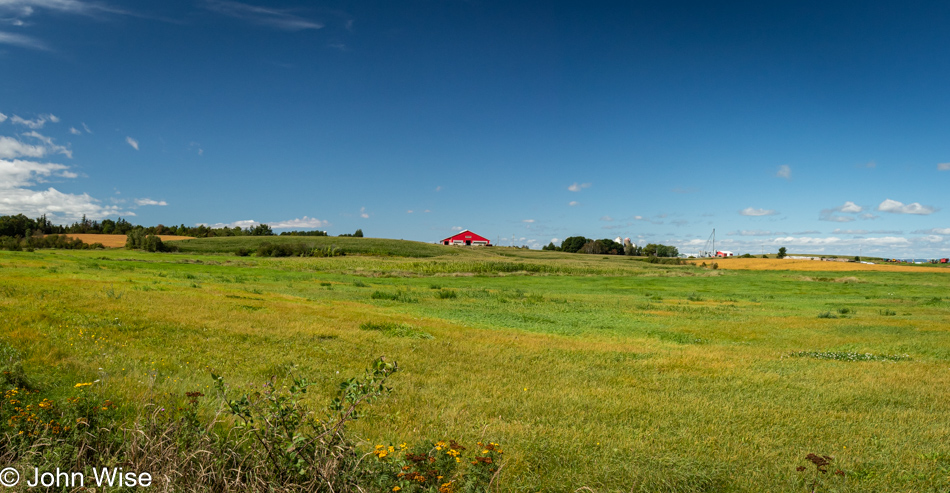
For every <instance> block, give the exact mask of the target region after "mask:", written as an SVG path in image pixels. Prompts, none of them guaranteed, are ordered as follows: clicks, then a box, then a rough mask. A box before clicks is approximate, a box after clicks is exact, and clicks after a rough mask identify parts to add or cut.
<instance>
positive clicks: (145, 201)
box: [135, 199, 168, 206]
mask: <svg viewBox="0 0 950 493" xmlns="http://www.w3.org/2000/svg"><path fill="white" fill-rule="evenodd" d="M135 205H161V206H165V205H168V202H165V201H164V200H152V199H135Z"/></svg>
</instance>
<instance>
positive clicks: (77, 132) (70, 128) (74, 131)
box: [69, 127, 82, 135]
mask: <svg viewBox="0 0 950 493" xmlns="http://www.w3.org/2000/svg"><path fill="white" fill-rule="evenodd" d="M69 133H71V134H73V135H81V134H82V132H80V131H79V130H76V127H69Z"/></svg>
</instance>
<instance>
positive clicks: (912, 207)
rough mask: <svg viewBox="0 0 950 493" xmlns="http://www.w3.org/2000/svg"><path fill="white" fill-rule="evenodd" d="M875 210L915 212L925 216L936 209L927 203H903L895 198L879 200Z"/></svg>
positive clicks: (898, 212)
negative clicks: (879, 203) (879, 202)
mask: <svg viewBox="0 0 950 493" xmlns="http://www.w3.org/2000/svg"><path fill="white" fill-rule="evenodd" d="M877 210H879V211H881V212H890V213H893V214H917V215H922V216H926V215H929V214H933V213H934V212H936V211H937V209H935V208H933V207H930V206H928V205H920V203H918V202H914V203H912V204H903V203H901V202H898V201H896V200H891V199H886V200H884V202H881V205H879V206H877Z"/></svg>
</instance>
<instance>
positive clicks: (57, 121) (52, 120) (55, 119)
mask: <svg viewBox="0 0 950 493" xmlns="http://www.w3.org/2000/svg"><path fill="white" fill-rule="evenodd" d="M46 116H48V117H49V121H51V122H53V123H59V117H58V116H56V115H54V114H52V113H50V114H49V115H46Z"/></svg>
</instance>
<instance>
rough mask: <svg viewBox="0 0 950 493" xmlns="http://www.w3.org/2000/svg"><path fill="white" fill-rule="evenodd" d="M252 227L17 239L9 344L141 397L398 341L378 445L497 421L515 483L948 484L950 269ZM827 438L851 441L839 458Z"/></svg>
mask: <svg viewBox="0 0 950 493" xmlns="http://www.w3.org/2000/svg"><path fill="white" fill-rule="evenodd" d="M254 241H258V242H259V241H262V240H260V239H255V238H246V237H245V238H235V239H229V238H221V239H213V238H212V239H201V240H186V241H181V242H175V243H177V244H178V245H179V248H180V252H179V253H144V252H135V251H127V250H104V251H102V250H100V251H80V250H75V251H73V250H71V251H50V250H37V251H35V252H5V251H4V252H0V345H4V346H5V347H9V348H12V349H10V350H15V351H18V352H19V353H21V354H22V357H23V365H24V369H25V371H26V373H27V374H28V375H31V378H32V379H33V380H34V381H35V382H36V384H37V385H38V386H40V387H42V388H44V389H47V390H48V391H49V392H51V395H53V396H60V397H63V398H65V397H66V396H70V395H74V394H75V392H77V389H76V387H75V385H76V384H77V383H88V382H94V381H95V384H94V385H91V386H89V387H88V388H84V389H83V390H84V391H85V390H88V391H90V392H97V393H99V394H100V395H105V396H109V397H110V398H111V399H114V400H115V401H116V402H122V403H127V407H128V409H130V410H131V411H129V412H134V410H135V409H137V408H142V407H144V406H145V405H146V404H148V403H150V402H157V401H158V400H160V399H161V398H163V396H167V395H183V394H185V393H186V392H194V391H201V392H204V393H206V394H210V393H212V391H213V381H212V377H211V375H212V373H214V374H217V375H222V376H224V378H226V379H227V381H228V383H229V384H231V385H233V386H235V388H241V389H254V388H259V387H260V385H261V384H262V383H264V382H266V381H268V379H270V378H271V377H272V376H278V377H280V376H284V375H287V374H288V373H291V372H292V373H294V374H298V375H305V376H307V377H309V378H311V379H312V380H313V381H314V382H315V384H316V385H315V386H316V389H315V390H316V391H315V392H311V393H310V394H308V395H309V397H308V398H309V399H311V400H312V401H313V404H314V405H317V406H323V405H327V404H328V401H329V396H330V395H331V394H332V393H333V391H334V390H335V389H336V386H337V384H338V382H339V381H340V380H341V379H342V378H343V377H345V376H348V375H354V374H358V373H359V372H360V371H362V369H363V368H365V367H366V366H367V364H369V363H370V362H371V361H372V360H373V359H375V358H377V357H379V356H385V357H386V359H387V360H390V361H398V363H399V366H400V368H401V371H400V372H398V373H397V374H395V375H394V376H393V377H392V379H391V382H390V384H391V385H392V387H393V389H394V390H393V392H392V394H391V395H389V396H388V397H386V398H384V399H381V400H379V401H377V402H375V403H373V404H372V405H371V406H370V407H368V408H367V410H366V415H365V416H364V418H363V419H361V420H360V421H357V422H355V423H353V425H352V426H353V428H352V430H353V432H354V433H355V434H356V435H357V436H359V437H360V439H361V441H360V444H361V447H363V448H364V450H366V452H367V453H369V451H372V450H373V447H374V445H377V444H385V445H389V444H400V443H402V442H406V441H413V440H421V439H427V440H433V441H434V440H440V439H447V438H451V439H457V440H459V441H460V442H462V443H473V442H476V441H479V440H481V441H489V440H490V441H493V442H497V443H500V444H501V445H502V446H503V447H504V448H505V465H504V467H503V470H502V472H501V473H500V477H499V482H498V483H496V484H495V486H496V487H497V489H498V490H499V491H564V492H573V491H577V490H578V489H579V488H587V489H584V490H583V491H595V492H613V491H618V492H619V491H668V492H679V491H684V492H685V491H730V492H732V491H734V492H759V491H761V492H766V491H768V492H774V491H802V492H805V491H812V489H813V488H815V487H816V485H815V478H816V477H817V478H818V479H819V484H817V490H818V491H838V492H859V491H861V492H864V491H879V492H885V491H888V492H889V491H895V492H898V491H901V492H902V491H933V492H937V491H942V492H945V491H947V489H948V488H950V422H948V420H947V418H946V417H947V416H950V399H947V390H946V389H947V388H950V297H948V292H947V289H946V288H947V286H948V281H950V270H948V269H945V268H943V269H941V268H926V269H925V268H917V269H913V271H901V270H893V269H892V270H888V269H881V270H853V271H850V270H833V271H832V270H829V271H813V270H808V271H803V270H792V269H789V270H743V269H728V268H725V266H724V268H720V269H711V268H708V267H705V268H704V267H700V266H695V265H685V266H675V265H654V264H648V263H645V262H640V261H637V260H635V259H631V258H629V257H614V256H603V257H602V256H593V255H576V254H565V253H559V252H538V251H525V250H519V249H508V248H482V249H469V248H457V247H442V246H440V245H426V244H419V243H414V242H398V241H392V240H374V239H368V238H367V239H360V238H345V239H340V238H306V239H304V240H303V241H307V242H312V241H318V242H334V244H335V245H337V246H340V247H341V248H343V249H349V250H348V251H347V252H346V253H347V255H346V256H340V257H330V258H259V257H255V256H246V257H239V256H235V255H234V254H233V253H230V252H234V251H236V249H238V248H248V247H252V246H254V244H253V242H254ZM279 241H291V240H289V239H288V240H285V239H283V238H281V239H280V240H279ZM296 241H301V240H300V239H296ZM317 246H320V247H324V246H326V245H324V244H323V243H320V244H319V245H317ZM740 260H741V259H730V260H729V262H738V261H740ZM829 264H830V263H829ZM842 265H847V264H842ZM840 268H841V267H840V266H838V265H835V269H840ZM0 352H2V351H0ZM200 412H201V413H204V414H208V415H213V414H214V413H216V412H217V409H216V408H215V407H214V405H213V404H212V402H211V401H210V400H208V401H202V403H201V408H200ZM811 453H814V454H818V455H819V456H824V455H827V456H830V457H833V458H834V460H833V462H832V464H831V466H830V467H829V472H828V473H827V474H821V473H817V472H816V471H815V466H814V465H813V464H812V463H811V462H809V461H807V460H806V456H807V455H808V454H811ZM802 466H805V470H804V471H799V470H797V469H798V468H800V467H802Z"/></svg>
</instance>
